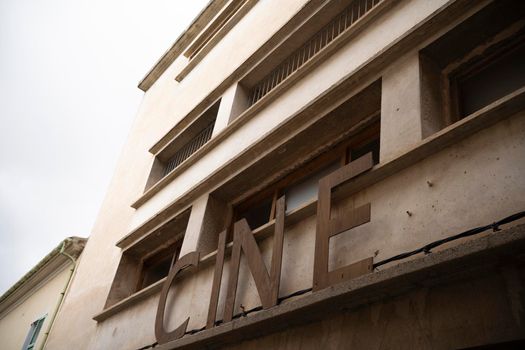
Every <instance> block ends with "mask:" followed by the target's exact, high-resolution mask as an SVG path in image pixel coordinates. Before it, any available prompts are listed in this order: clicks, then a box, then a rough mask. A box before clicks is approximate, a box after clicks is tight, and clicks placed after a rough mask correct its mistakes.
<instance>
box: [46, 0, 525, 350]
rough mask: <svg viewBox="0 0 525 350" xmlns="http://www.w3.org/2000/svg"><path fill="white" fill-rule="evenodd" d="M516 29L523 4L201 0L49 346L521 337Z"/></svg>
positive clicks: (524, 332) (524, 113)
mask: <svg viewBox="0 0 525 350" xmlns="http://www.w3.org/2000/svg"><path fill="white" fill-rule="evenodd" d="M524 37H525V2H524V1H510V0H497V1H490V0H480V1H472V0H432V1H430V0H338V1H335V0H334V1H324V0H309V1H307V0H286V1H283V0H264V1H256V0H230V1H226V0H212V1H210V3H209V4H208V5H207V6H206V8H205V9H204V10H203V11H202V12H201V13H200V14H199V16H198V17H197V18H196V19H195V20H194V22H193V23H192V24H191V25H190V27H189V28H188V29H187V30H186V31H185V32H184V33H183V34H182V35H181V36H180V37H179V38H178V39H177V41H176V42H175V43H174V44H173V46H172V47H171V48H169V50H168V51H167V52H166V53H165V54H164V55H163V56H162V57H161V59H160V60H159V61H158V63H157V64H156V65H155V66H154V67H153V68H152V70H151V71H150V72H149V73H148V74H147V75H146V77H145V78H144V79H143V80H142V81H141V82H140V85H139V87H140V88H141V89H142V90H144V91H145V96H144V99H143V102H142V105H141V107H140V109H139V112H138V116H137V119H136V121H135V123H134V125H133V128H132V130H131V133H130V136H129V138H128V141H127V143H126V145H125V147H124V151H123V153H122V156H121V159H120V161H119V165H118V167H117V169H116V172H115V175H114V177H113V180H112V183H111V185H110V188H109V191H108V193H107V196H106V199H105V201H104V203H103V205H102V208H101V211H100V215H99V217H98V219H97V221H96V224H95V226H94V229H93V231H92V235H91V237H90V239H89V242H88V243H87V245H86V249H85V251H84V253H83V257H82V260H81V262H80V265H79V267H78V274H77V277H76V278H75V280H74V283H73V284H72V286H71V289H70V292H69V295H68V298H67V300H66V302H65V304H64V305H63V309H62V312H61V313H60V315H59V316H58V318H57V320H56V324H55V326H56V328H55V329H54V331H53V333H52V334H51V336H50V337H49V340H48V346H47V348H48V349H52V350H59V349H64V350H69V349H147V348H152V347H155V349H158V348H160V349H203V348H231V349H347V348H352V349H425V348H433V349H453V348H456V349H459V348H473V347H478V346H484V345H491V344H506V345H509V344H510V343H509V342H520V341H523V339H524V337H525V298H524V295H525V294H524V292H523V291H524V286H525V272H524V269H523V263H524V253H525V226H524V225H523V222H524V220H523V216H524V213H523V211H524V210H525V176H524V174H525V65H524V64H523V62H525V40H524ZM503 218H507V219H505V220H504V221H499V220H500V219H503ZM243 219H245V220H243ZM472 229H475V230H472ZM460 233H462V234H461V235H460V236H458V237H455V235H457V234H460ZM451 237H452V238H451ZM281 251H282V253H281ZM223 262H224V264H223ZM191 265H198V266H197V267H195V266H191ZM223 265H224V268H223ZM188 266H189V268H187V269H184V270H183V271H180V270H182V268H184V267H188ZM175 276H176V278H175ZM170 285H173V286H176V287H175V288H174V289H171V292H170ZM157 342H158V344H157Z"/></svg>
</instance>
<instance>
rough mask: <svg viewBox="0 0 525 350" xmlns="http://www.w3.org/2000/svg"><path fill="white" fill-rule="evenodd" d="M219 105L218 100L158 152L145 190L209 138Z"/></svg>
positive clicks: (177, 165)
mask: <svg viewBox="0 0 525 350" xmlns="http://www.w3.org/2000/svg"><path fill="white" fill-rule="evenodd" d="M219 106H220V100H218V101H217V102H215V103H214V104H213V105H212V106H211V107H209V108H208V109H207V110H206V111H205V112H204V113H202V114H201V115H200V116H199V117H198V118H197V119H196V120H195V121H194V122H193V123H191V124H190V125H188V126H187V127H186V128H185V129H184V130H182V131H181V132H180V133H179V134H178V135H177V136H176V137H175V138H174V139H173V140H172V141H171V142H170V143H169V144H168V145H167V146H166V147H164V149H162V151H160V152H159V154H158V155H157V156H156V158H155V162H154V163H153V168H152V169H151V172H150V176H149V179H148V182H147V184H146V190H147V189H148V188H150V187H151V186H153V185H154V184H156V183H157V182H158V181H159V180H161V179H162V178H164V177H165V176H167V175H168V174H169V173H171V172H172V171H173V170H175V169H176V168H177V167H179V166H180V165H181V164H182V163H183V162H184V161H185V160H186V159H188V158H189V157H190V156H191V155H192V154H194V153H195V152H197V151H198V150H199V149H200V148H201V147H202V146H204V145H205V144H206V143H207V142H208V141H209V140H210V139H211V136H212V134H213V128H214V127H215V120H216V118H217V114H218V113H219Z"/></svg>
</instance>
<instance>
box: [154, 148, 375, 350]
mask: <svg viewBox="0 0 525 350" xmlns="http://www.w3.org/2000/svg"><path fill="white" fill-rule="evenodd" d="M372 166H373V160H372V153H368V154H366V155H364V156H363V157H361V158H359V159H357V160H355V161H353V162H351V163H349V164H348V165H346V166H344V167H342V168H340V169H338V170H336V171H334V172H333V173H331V174H329V175H328V176H326V177H324V178H322V179H321V180H320V181H319V194H318V199H317V227H316V236H315V255H314V271H313V286H312V290H313V292H316V291H318V290H320V289H323V288H326V287H328V286H330V285H332V284H335V283H338V282H341V281H344V280H347V279H349V278H352V277H356V276H358V275H361V274H364V273H366V272H369V271H371V270H372V258H368V259H365V260H364V261H362V262H359V263H357V264H352V265H347V266H344V267H340V268H338V269H336V270H333V271H329V270H328V253H329V240H330V237H333V236H335V235H338V234H339V233H341V232H344V231H346V230H349V229H351V228H354V227H356V226H359V225H362V224H364V223H367V222H369V221H370V211H371V210H370V203H368V204H365V205H363V206H361V207H359V208H356V209H354V210H352V211H351V212H348V213H346V215H345V216H341V217H338V218H331V217H330V211H331V194H332V189H333V188H335V187H337V186H338V185H341V184H342V183H344V182H346V181H348V180H350V179H352V178H354V177H356V176H358V175H359V174H361V173H363V172H365V171H367V170H369V169H370V168H372ZM284 218H285V198H284V196H282V197H281V198H279V200H278V201H277V205H276V218H275V229H274V241H273V252H272V262H271V266H270V271H268V270H267V269H266V266H265V264H264V261H263V258H262V255H261V251H260V250H259V247H258V246H257V242H256V241H255V238H254V237H253V233H252V231H251V229H250V227H249V226H248V223H247V222H246V220H245V219H242V220H240V221H237V222H236V223H235V224H234V228H233V248H232V256H231V267H230V269H231V271H230V274H229V281H228V290H227V296H226V304H225V307H224V315H223V321H224V323H227V322H230V321H231V320H232V318H233V311H234V310H233V309H234V306H235V296H236V292H237V282H238V278H239V264H240V261H241V251H242V252H244V256H245V258H246V260H247V262H248V267H249V269H250V271H251V273H252V276H253V279H254V281H255V285H256V287H257V292H258V293H259V297H260V298H261V303H262V307H263V309H268V308H270V307H272V306H275V305H277V300H278V296H279V281H280V279H281V262H282V252H283V240H284ZM225 249H226V231H223V232H221V233H220V234H219V243H218V247H217V258H216V261H215V273H214V276H213V285H212V290H211V298H210V304H209V309H208V319H207V322H206V328H208V329H209V328H212V327H214V326H215V318H216V314H217V305H218V302H219V292H220V285H221V279H222V271H223V267H224V253H225ZM198 265H199V253H198V252H191V253H188V254H186V255H184V256H183V257H181V258H179V259H178V260H177V262H176V263H175V264H174V265H173V266H172V268H171V270H170V273H169V275H168V278H167V279H166V282H165V283H164V285H163V287H162V291H161V293H160V299H159V305H158V308H157V316H156V319H155V336H156V338H157V342H158V343H159V344H163V343H167V342H169V341H172V340H176V339H178V338H181V337H182V336H183V335H184V333H185V332H186V329H187V326H188V322H189V320H190V319H189V317H188V318H187V319H186V320H185V321H184V322H183V323H182V324H181V325H180V326H179V327H177V328H176V329H175V330H173V331H169V332H168V331H166V329H165V328H164V312H165V308H166V299H167V297H168V291H169V289H170V287H171V285H172V284H173V282H174V280H175V276H176V275H177V273H178V272H179V271H180V270H181V269H182V268H184V267H187V266H194V267H197V266H198Z"/></svg>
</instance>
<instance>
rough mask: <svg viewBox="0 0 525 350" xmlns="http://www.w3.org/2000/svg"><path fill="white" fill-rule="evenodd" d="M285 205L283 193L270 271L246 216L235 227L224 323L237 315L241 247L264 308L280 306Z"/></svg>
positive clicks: (279, 204)
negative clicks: (236, 303)
mask: <svg viewBox="0 0 525 350" xmlns="http://www.w3.org/2000/svg"><path fill="white" fill-rule="evenodd" d="M284 207H285V201H284V196H282V197H281V198H279V200H278V201H277V203H276V209H277V210H276V218H275V231H274V237H273V253H272V265H271V268H270V273H268V270H267V269H266V267H265V265H264V261H263V258H262V255H261V251H260V250H259V247H258V246H257V242H256V241H255V238H254V236H253V233H252V231H251V229H250V227H249V226H248V223H247V222H246V219H242V220H240V221H237V222H236V223H235V225H234V229H233V249H232V257H231V265H230V278H229V281H228V294H227V296H226V304H225V307H224V322H229V321H231V320H232V318H233V310H234V307H235V295H236V293H237V283H238V279H239V264H240V261H241V250H242V251H244V255H245V257H246V260H247V262H248V267H249V268H250V271H251V273H252V276H253V279H254V281H255V285H256V287H257V292H258V293H259V297H260V298H261V303H262V306H263V308H264V309H267V308H270V307H272V306H275V305H277V298H278V296H279V282H280V279H281V262H282V254H283V239H284Z"/></svg>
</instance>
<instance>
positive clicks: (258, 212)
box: [237, 198, 273, 230]
mask: <svg viewBox="0 0 525 350" xmlns="http://www.w3.org/2000/svg"><path fill="white" fill-rule="evenodd" d="M272 202H273V200H272V198H265V199H263V200H262V201H261V202H258V203H256V204H255V205H253V206H249V207H247V208H246V209H244V210H242V211H240V212H239V213H238V215H237V220H240V219H242V218H245V219H246V221H248V225H249V226H250V228H251V229H252V230H255V229H256V228H258V227H261V226H262V225H264V224H266V223H267V222H268V221H270V220H271V219H272V218H271V217H270V215H271V212H272V205H273V203H272Z"/></svg>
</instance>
